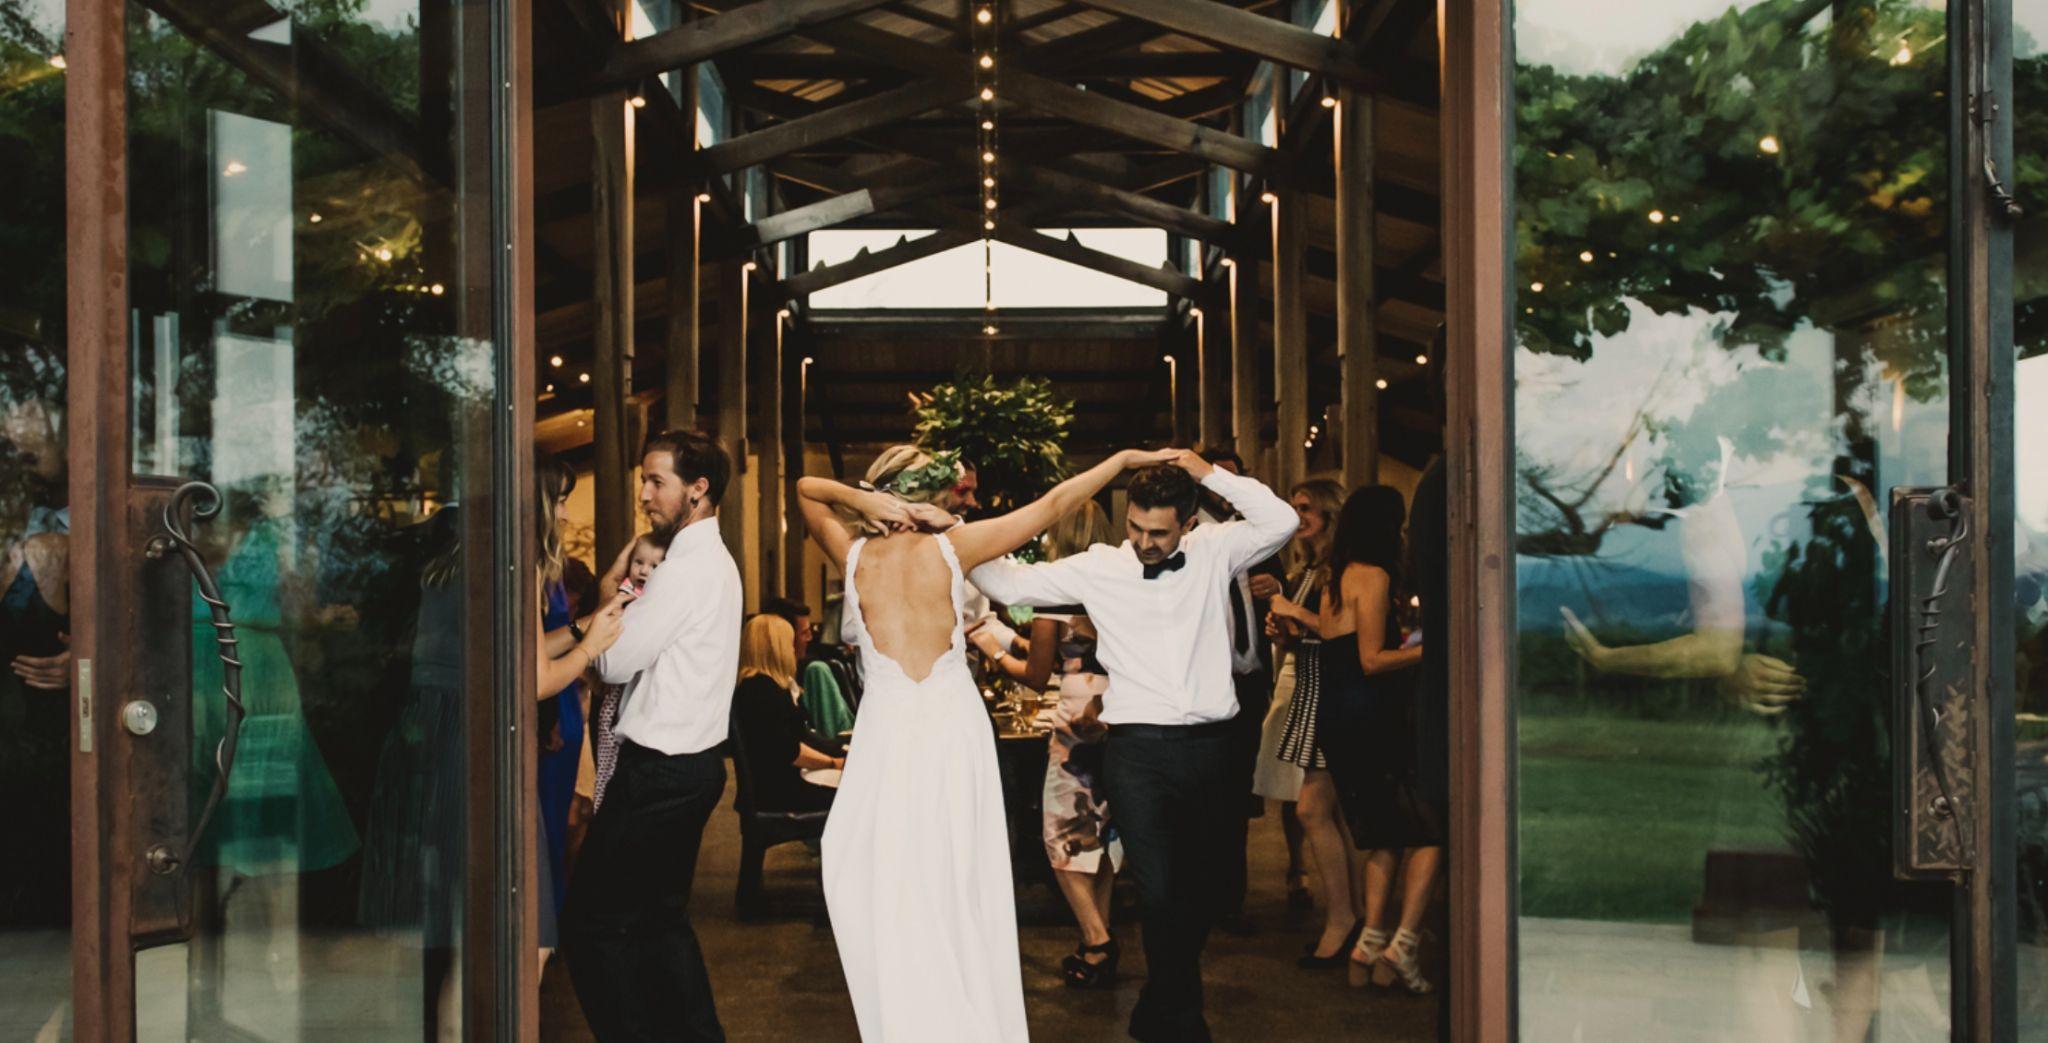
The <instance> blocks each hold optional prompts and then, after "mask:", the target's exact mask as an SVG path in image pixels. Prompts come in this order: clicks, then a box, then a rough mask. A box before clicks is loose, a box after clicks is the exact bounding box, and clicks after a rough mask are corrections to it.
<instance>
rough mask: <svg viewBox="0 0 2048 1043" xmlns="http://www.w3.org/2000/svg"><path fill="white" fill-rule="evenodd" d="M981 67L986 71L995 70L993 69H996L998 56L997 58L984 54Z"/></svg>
mask: <svg viewBox="0 0 2048 1043" xmlns="http://www.w3.org/2000/svg"><path fill="white" fill-rule="evenodd" d="M981 67H982V68H984V69H993V68H995V67H996V56H995V55H993V54H984V55H982V56H981Z"/></svg>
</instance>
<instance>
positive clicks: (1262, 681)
mask: <svg viewBox="0 0 2048 1043" xmlns="http://www.w3.org/2000/svg"><path fill="white" fill-rule="evenodd" d="M1233 680H1235V681H1236V683H1237V716H1236V717H1233V718H1231V719H1230V723H1232V724H1235V725H1237V732H1236V735H1235V737H1234V738H1233V741H1234V742H1235V743H1236V747H1235V748H1234V749H1233V751H1232V753H1231V756H1232V757H1233V758H1235V760H1234V761H1233V762H1232V764H1231V766H1230V770H1232V771H1234V772H1236V773H1237V783H1238V791H1237V798H1236V803H1235V804H1228V803H1226V804H1221V805H1218V809H1219V810H1222V809H1225V808H1228V809H1232V810H1234V811H1235V813H1236V814H1235V820H1234V821H1233V822H1232V824H1231V826H1232V828H1233V829H1234V830H1236V832H1235V833H1234V834H1233V835H1232V836H1231V841H1230V842H1231V845H1232V850H1231V853H1230V859H1229V861H1228V862H1227V863H1226V864H1225V865H1224V869H1225V871H1226V873H1227V874H1228V875H1227V876H1226V877H1225V878H1224V882H1223V914H1224V915H1226V916H1235V915H1238V914H1240V913H1242V912H1244V892H1245V887H1246V879H1247V873H1246V863H1247V862H1248V861H1249V859H1248V858H1247V856H1246V851H1245V845H1246V843H1247V841H1248V840H1249V837H1250V833H1251V816H1252V815H1253V814H1255V813H1256V811H1257V809H1258V806H1259V803H1260V800H1259V798H1258V797H1255V796H1253V795H1252V776H1253V774H1254V772H1255V771H1256V770H1257V768H1258V763H1259V740H1260V738H1261V737H1262V735H1263V733H1264V729H1265V726H1266V711H1267V710H1268V709H1270V708H1271V707H1272V705H1273V678H1272V675H1270V674H1268V673H1266V671H1264V670H1254V671H1252V672H1251V673H1248V674H1238V675H1237V676H1236V677H1235V678H1233Z"/></svg>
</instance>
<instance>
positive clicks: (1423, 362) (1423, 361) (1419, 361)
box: [1415, 355, 1429, 366]
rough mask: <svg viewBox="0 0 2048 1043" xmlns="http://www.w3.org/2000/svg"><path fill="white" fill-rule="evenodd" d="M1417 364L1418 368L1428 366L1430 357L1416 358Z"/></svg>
mask: <svg viewBox="0 0 2048 1043" xmlns="http://www.w3.org/2000/svg"><path fill="white" fill-rule="evenodd" d="M1415 364H1416V365H1418V366H1427V365H1429V356H1428V355H1417V356H1415Z"/></svg>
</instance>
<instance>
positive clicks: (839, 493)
mask: <svg viewBox="0 0 2048 1043" xmlns="http://www.w3.org/2000/svg"><path fill="white" fill-rule="evenodd" d="M796 498H797V500H796V502H797V506H798V508H799V509H801V510H802V511H803V516H804V531H806V532H808V533H810V535H811V539H812V540H813V541H815V542H816V543H817V544H818V548H819V549H820V550H823V551H824V552H825V555H826V556H827V557H829V558H831V559H832V562H833V563H834V564H836V565H838V566H840V567H841V568H842V569H843V568H845V567H846V551H847V548H849V547H851V546H853V534H852V533H850V532H848V531H847V529H846V523H845V522H843V521H841V520H840V516H839V514H838V512H837V511H836V510H835V508H844V509H846V510H848V511H851V512H853V513H854V514H858V515H860V516H861V517H862V518H865V519H867V521H868V522H869V523H871V524H873V525H876V526H879V527H881V528H885V529H888V528H906V527H909V526H914V525H915V524H917V523H916V521H915V520H914V519H912V518H911V516H910V509H909V506H908V505H906V504H905V503H904V502H903V501H902V500H899V499H897V498H895V497H894V496H890V495H888V494H886V493H878V492H870V491H869V490H866V489H856V488H854V487H853V486H850V485H847V484H845V483H843V482H835V481H833V480H832V479H830V478H816V477H813V476H810V475H805V476H804V477H802V478H799V479H797V480H796Z"/></svg>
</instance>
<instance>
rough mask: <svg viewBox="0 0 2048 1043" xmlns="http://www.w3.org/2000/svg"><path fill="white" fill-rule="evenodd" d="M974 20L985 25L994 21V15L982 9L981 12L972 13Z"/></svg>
mask: <svg viewBox="0 0 2048 1043" xmlns="http://www.w3.org/2000/svg"><path fill="white" fill-rule="evenodd" d="M974 20H975V21H977V22H980V23H981V24H983V25H987V24H988V23H990V22H993V21H995V20H996V13H995V12H994V11H991V10H989V9H988V8H986V7H984V8H982V9H981V10H979V11H976V12H974Z"/></svg>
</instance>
